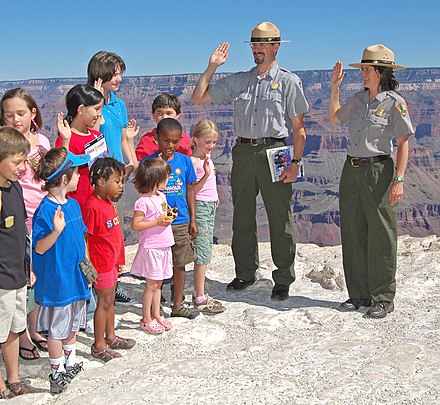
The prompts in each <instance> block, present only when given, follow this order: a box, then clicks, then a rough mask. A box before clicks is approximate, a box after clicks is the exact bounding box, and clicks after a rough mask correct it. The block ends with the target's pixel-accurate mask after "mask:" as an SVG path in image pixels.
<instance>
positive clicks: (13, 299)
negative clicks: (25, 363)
mask: <svg viewBox="0 0 440 405" xmlns="http://www.w3.org/2000/svg"><path fill="white" fill-rule="evenodd" d="M29 150H30V145H29V142H28V141H27V139H26V138H25V137H24V136H23V135H22V134H21V133H20V132H19V131H17V130H16V129H14V128H10V127H4V128H0V257H1V260H0V286H1V287H0V319H1V322H0V346H1V351H2V356H3V361H4V364H5V368H6V376H7V380H6V384H5V382H4V381H3V379H2V378H1V376H0V398H12V397H14V396H17V395H22V394H31V393H34V392H37V390H36V389H35V388H34V387H31V386H30V385H28V384H26V383H25V382H24V381H20V376H19V375H18V346H19V344H18V335H19V334H20V333H22V332H23V331H24V330H25V329H26V289H27V288H26V274H25V271H24V257H25V247H26V224H25V222H26V209H25V206H24V202H23V193H22V189H21V186H20V184H19V183H18V181H17V180H18V178H19V177H20V175H21V174H22V173H23V172H24V171H25V169H26V167H25V160H26V158H27V155H28V153H29ZM7 388H8V389H9V390H8V389H7Z"/></svg>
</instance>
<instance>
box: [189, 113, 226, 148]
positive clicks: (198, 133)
mask: <svg viewBox="0 0 440 405" xmlns="http://www.w3.org/2000/svg"><path fill="white" fill-rule="evenodd" d="M213 133H214V134H216V135H217V138H218V136H219V133H220V131H219V129H218V126H217V125H216V124H215V123H214V122H212V121H211V120H208V119H203V120H200V121H199V122H198V123H197V124H196V126H195V127H194V131H193V138H192V139H191V143H190V147H191V149H194V148H195V147H196V143H195V142H194V138H203V137H204V136H205V135H210V134H213Z"/></svg>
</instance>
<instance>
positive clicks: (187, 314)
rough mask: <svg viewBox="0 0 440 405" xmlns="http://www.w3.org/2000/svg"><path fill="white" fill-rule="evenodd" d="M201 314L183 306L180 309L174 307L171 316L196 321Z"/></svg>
mask: <svg viewBox="0 0 440 405" xmlns="http://www.w3.org/2000/svg"><path fill="white" fill-rule="evenodd" d="M199 314H200V312H199V311H195V310H191V309H189V308H186V307H184V306H183V305H181V306H180V307H174V306H173V307H172V308H171V316H172V317H175V316H178V317H181V318H187V319H194V318H196V317H197V316H198V315H199Z"/></svg>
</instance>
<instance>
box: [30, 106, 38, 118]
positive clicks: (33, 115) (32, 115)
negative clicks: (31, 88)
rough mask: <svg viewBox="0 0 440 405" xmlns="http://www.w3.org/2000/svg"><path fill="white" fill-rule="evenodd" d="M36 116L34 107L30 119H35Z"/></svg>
mask: <svg viewBox="0 0 440 405" xmlns="http://www.w3.org/2000/svg"><path fill="white" fill-rule="evenodd" d="M36 116H37V109H36V108H35V107H34V108H32V110H31V117H32V119H35V117H36Z"/></svg>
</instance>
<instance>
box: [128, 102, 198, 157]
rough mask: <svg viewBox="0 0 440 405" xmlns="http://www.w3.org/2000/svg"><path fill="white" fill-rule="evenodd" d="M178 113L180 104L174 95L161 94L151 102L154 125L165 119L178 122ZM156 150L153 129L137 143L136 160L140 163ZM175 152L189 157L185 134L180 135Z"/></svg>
mask: <svg viewBox="0 0 440 405" xmlns="http://www.w3.org/2000/svg"><path fill="white" fill-rule="evenodd" d="M180 113H181V104H180V102H179V100H178V99H177V97H176V96H175V95H174V94H168V93H162V94H159V95H158V96H157V97H156V98H155V99H154V100H153V105H152V114H153V119H154V122H155V123H156V124H159V122H160V120H162V119H163V118H167V117H168V118H174V119H176V120H178V119H179V117H180ZM157 149H158V146H157V138H156V129H153V130H152V131H151V132H147V133H146V134H145V135H144V136H143V137H142V138H141V140H140V141H139V144H138V146H137V148H136V158H137V160H138V161H140V160H141V159H142V158H144V157H146V156H150V155H152V154H153V153H154V152H156V151H157ZM176 152H179V153H182V154H183V155H186V156H191V154H192V149H191V147H190V138H189V136H188V135H186V134H185V133H182V138H181V139H180V142H179V146H178V148H177V149H176Z"/></svg>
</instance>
